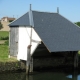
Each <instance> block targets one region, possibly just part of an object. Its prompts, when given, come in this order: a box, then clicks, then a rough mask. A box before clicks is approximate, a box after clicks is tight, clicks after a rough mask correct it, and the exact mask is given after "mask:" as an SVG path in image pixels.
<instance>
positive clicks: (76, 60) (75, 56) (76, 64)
mask: <svg viewBox="0 0 80 80" xmlns="http://www.w3.org/2000/svg"><path fill="white" fill-rule="evenodd" d="M77 67H78V51H75V52H74V68H77Z"/></svg>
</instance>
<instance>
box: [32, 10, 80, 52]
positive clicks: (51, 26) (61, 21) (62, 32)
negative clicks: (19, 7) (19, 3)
mask: <svg viewBox="0 0 80 80" xmlns="http://www.w3.org/2000/svg"><path fill="white" fill-rule="evenodd" d="M33 21H34V29H35V31H36V32H37V33H38V35H39V36H40V38H41V39H42V41H43V43H44V44H45V46H46V47H47V48H48V49H49V51H50V52H57V51H77V50H80V28H79V27H78V26H76V25H75V24H73V23H71V22H70V21H68V20H67V19H66V18H64V17H62V16H61V15H59V14H58V13H46V12H36V11H33Z"/></svg>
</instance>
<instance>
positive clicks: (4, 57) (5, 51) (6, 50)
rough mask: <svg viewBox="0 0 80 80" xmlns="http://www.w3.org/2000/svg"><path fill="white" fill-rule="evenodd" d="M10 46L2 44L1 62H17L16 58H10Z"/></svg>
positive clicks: (0, 46)
mask: <svg viewBox="0 0 80 80" xmlns="http://www.w3.org/2000/svg"><path fill="white" fill-rule="evenodd" d="M8 55H9V47H8V45H0V62H12V61H13V62H15V61H17V60H16V59H15V58H8Z"/></svg>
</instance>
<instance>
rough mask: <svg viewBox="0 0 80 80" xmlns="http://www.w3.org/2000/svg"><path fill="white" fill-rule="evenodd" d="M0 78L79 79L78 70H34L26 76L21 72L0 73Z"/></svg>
mask: <svg viewBox="0 0 80 80" xmlns="http://www.w3.org/2000/svg"><path fill="white" fill-rule="evenodd" d="M0 80H80V74H79V72H78V71H73V72H61V71H60V72H59V71H58V72H54V71H49V72H34V74H33V75H29V76H26V74H25V72H22V73H0Z"/></svg>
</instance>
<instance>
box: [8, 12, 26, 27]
mask: <svg viewBox="0 0 80 80" xmlns="http://www.w3.org/2000/svg"><path fill="white" fill-rule="evenodd" d="M27 13H28V12H26V13H25V14H27ZM25 14H23V15H22V16H20V17H19V18H17V19H16V20H14V21H12V22H11V23H10V24H12V23H13V22H15V21H17V20H18V19H20V18H21V17H23V16H24V15H25ZM10 24H8V26H9V25H10Z"/></svg>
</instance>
